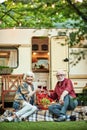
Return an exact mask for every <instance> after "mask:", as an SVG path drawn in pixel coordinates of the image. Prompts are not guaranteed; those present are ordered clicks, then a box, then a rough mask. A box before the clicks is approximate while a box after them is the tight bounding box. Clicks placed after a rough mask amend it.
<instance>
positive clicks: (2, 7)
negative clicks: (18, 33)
mask: <svg viewBox="0 0 87 130" xmlns="http://www.w3.org/2000/svg"><path fill="white" fill-rule="evenodd" d="M86 7H87V1H86V0H83V2H81V3H80V2H75V0H7V1H5V2H3V3H1V4H0V28H1V29H6V28H13V27H15V28H36V29H38V28H39V29H40V28H67V29H68V28H78V29H79V30H78V31H77V32H75V33H72V34H70V38H71V39H70V42H69V43H70V46H72V45H74V44H76V43H78V42H79V41H80V37H81V36H83V35H84V34H87V9H86ZM77 36H78V38H77ZM75 41H76V42H75Z"/></svg>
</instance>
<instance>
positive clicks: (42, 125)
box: [0, 121, 87, 130]
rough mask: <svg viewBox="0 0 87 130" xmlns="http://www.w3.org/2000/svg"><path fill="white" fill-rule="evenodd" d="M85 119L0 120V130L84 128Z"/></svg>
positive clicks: (86, 127) (64, 129) (85, 125)
mask: <svg viewBox="0 0 87 130" xmlns="http://www.w3.org/2000/svg"><path fill="white" fill-rule="evenodd" d="M86 129H87V121H70V122H67V121H66V122H0V130H86Z"/></svg>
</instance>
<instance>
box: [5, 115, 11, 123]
mask: <svg viewBox="0 0 87 130" xmlns="http://www.w3.org/2000/svg"><path fill="white" fill-rule="evenodd" d="M5 121H6V122H11V121H13V117H11V116H10V117H7V118H5Z"/></svg>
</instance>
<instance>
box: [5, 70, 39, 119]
mask: <svg viewBox="0 0 87 130" xmlns="http://www.w3.org/2000/svg"><path fill="white" fill-rule="evenodd" d="M34 77H35V76H34V73H33V72H28V73H27V74H25V75H24V82H23V83H22V84H21V85H20V86H19V87H18V90H17V92H16V95H15V99H14V102H13V108H14V109H15V111H16V112H14V114H13V115H12V116H11V117H7V118H6V121H13V120H15V119H19V120H24V119H25V118H26V117H27V116H30V115H31V114H32V113H34V112H35V111H36V110H37V107H36V106H35V105H33V104H34V101H35V100H34V97H35V93H36V92H37V91H38V89H35V86H34V84H33V80H34Z"/></svg>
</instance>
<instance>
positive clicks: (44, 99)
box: [40, 98, 50, 105]
mask: <svg viewBox="0 0 87 130" xmlns="http://www.w3.org/2000/svg"><path fill="white" fill-rule="evenodd" d="M40 103H41V104H42V105H49V104H50V100H49V99H47V98H42V99H41V100H40Z"/></svg>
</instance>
